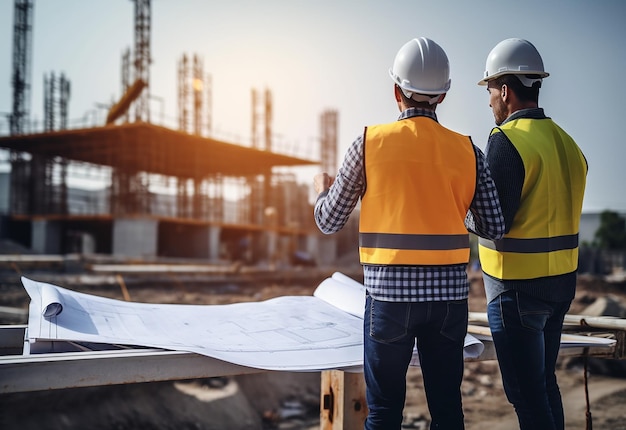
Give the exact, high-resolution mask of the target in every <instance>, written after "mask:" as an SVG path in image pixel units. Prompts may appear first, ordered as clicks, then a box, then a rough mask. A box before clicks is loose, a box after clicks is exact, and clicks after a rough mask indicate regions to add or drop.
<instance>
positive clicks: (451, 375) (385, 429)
mask: <svg viewBox="0 0 626 430" xmlns="http://www.w3.org/2000/svg"><path fill="white" fill-rule="evenodd" d="M389 73H390V75H391V78H392V80H393V94H394V97H395V100H396V102H397V105H398V108H399V110H400V112H401V113H400V117H399V118H398V120H397V121H394V122H391V123H388V124H381V125H375V126H369V127H366V128H365V130H364V132H363V134H362V135H360V136H358V137H357V138H356V140H355V141H354V142H353V143H352V145H351V146H350V147H349V149H348V152H347V154H346V155H345V158H344V160H343V163H342V165H341V167H340V169H339V171H338V173H337V176H336V177H335V178H331V177H330V176H328V174H326V173H320V174H318V175H316V176H315V178H314V187H315V190H316V191H317V193H318V194H319V195H318V198H317V202H316V204H315V213H314V216H315V221H316V223H317V226H318V227H319V229H320V230H321V231H322V232H323V233H325V234H331V233H335V232H337V231H339V230H341V229H342V228H343V226H344V225H345V224H346V222H347V220H348V217H349V216H350V214H351V213H352V211H353V210H354V208H355V207H356V205H357V203H358V201H359V199H360V200H361V211H360V227H359V254H360V259H361V264H362V265H363V274H364V281H365V282H364V283H365V287H366V290H367V296H366V309H365V318H364V333H363V339H364V355H365V357H364V372H365V382H366V387H367V405H368V416H367V419H366V422H365V428H366V429H367V430H374V429H380V430H394V429H400V428H401V424H402V418H403V416H402V413H403V408H404V401H405V397H406V372H407V370H408V366H409V363H410V361H411V357H412V354H413V348H414V347H415V346H417V351H418V354H419V360H420V365H421V367H422V374H423V377H424V388H425V392H426V398H427V401H428V408H429V411H430V415H431V428H442V429H448V430H455V429H463V428H464V423H463V408H462V401H461V390H460V386H461V381H462V378H463V367H464V366H463V364H464V363H463V343H464V339H465V335H466V333H467V317H468V305H467V297H468V291H469V283H468V279H467V272H466V269H467V264H468V261H469V254H470V246H469V234H468V228H469V229H472V231H476V232H477V233H479V234H481V235H482V236H485V237H489V238H491V239H498V238H500V237H501V236H502V234H503V233H504V220H503V217H502V213H501V210H500V206H499V203H498V196H497V192H496V189H495V185H494V183H493V181H492V179H491V175H490V172H489V169H488V167H487V165H486V163H485V158H484V155H483V153H482V152H481V151H480V149H479V148H477V147H476V146H475V145H473V144H472V141H471V139H470V138H469V137H468V136H463V135H461V134H458V133H456V132H454V131H451V130H449V129H447V128H445V127H443V126H442V125H440V124H439V122H438V119H437V115H436V114H435V109H436V107H437V105H438V104H439V103H441V102H442V101H443V100H444V98H445V96H446V93H447V92H448V90H449V88H450V69H449V63H448V57H447V56H446V53H445V52H444V50H443V49H442V48H441V47H440V46H439V45H438V44H437V43H435V42H434V41H432V40H430V39H427V38H425V37H420V38H417V39H413V40H410V41H409V42H407V43H406V44H405V45H403V46H402V47H401V48H400V50H399V51H398V53H397V55H396V57H395V60H394V63H393V67H392V68H391V70H390V71H389Z"/></svg>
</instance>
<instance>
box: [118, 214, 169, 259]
mask: <svg viewBox="0 0 626 430" xmlns="http://www.w3.org/2000/svg"><path fill="white" fill-rule="evenodd" d="M158 231H159V222H158V221H157V220H152V219H145V218H144V219H142V218H117V219H115V221H114V222H113V255H114V256H120V257H156V256H157V251H158V249H157V244H158V237H157V236H158Z"/></svg>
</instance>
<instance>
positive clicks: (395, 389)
mask: <svg viewBox="0 0 626 430" xmlns="http://www.w3.org/2000/svg"><path fill="white" fill-rule="evenodd" d="M467 312H468V309H467V300H460V301H451V302H425V303H400V302H383V301H379V300H374V299H372V298H371V297H370V296H369V295H368V296H367V300H366V307H365V318H364V333H363V335H364V351H365V360H364V362H365V365H364V371H365V383H366V387H367V405H368V408H369V414H368V416H367V420H366V421H365V429H366V430H396V429H400V428H401V425H402V411H403V409H404V401H405V398H406V372H407V370H408V367H409V363H410V361H411V357H412V354H413V347H414V345H415V344H416V342H417V350H418V354H419V359H420V366H421V368H422V376H423V378H424V391H425V392H426V400H427V402H428V409H429V411H430V415H431V426H430V428H431V429H446V430H456V429H463V428H464V424H463V407H462V402H461V382H462V380H463V364H464V363H463V343H464V339H465V334H466V333H467Z"/></svg>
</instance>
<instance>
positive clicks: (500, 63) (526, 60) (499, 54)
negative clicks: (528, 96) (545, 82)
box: [478, 38, 550, 87]
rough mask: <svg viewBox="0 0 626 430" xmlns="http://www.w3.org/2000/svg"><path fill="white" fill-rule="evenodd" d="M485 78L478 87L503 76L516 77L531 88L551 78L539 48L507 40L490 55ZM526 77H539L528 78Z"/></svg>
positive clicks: (525, 42) (522, 40)
mask: <svg viewBox="0 0 626 430" xmlns="http://www.w3.org/2000/svg"><path fill="white" fill-rule="evenodd" d="M485 69H486V70H485V76H484V77H483V79H482V80H481V81H479V82H478V85H487V81H490V80H492V79H495V78H497V77H499V76H502V75H516V76H517V77H518V78H519V79H520V81H522V84H524V85H525V86H527V87H531V86H532V85H533V84H534V83H535V82H541V80H542V79H543V78H546V77H548V76H550V74H549V73H546V71H545V70H544V69H543V60H542V59H541V55H539V51H537V48H535V46H534V45H533V44H532V43H530V42H529V41H528V40H524V39H515V38H513V39H505V40H503V41H502V42H500V43H498V44H497V45H496V46H495V47H494V48H493V49H492V50H491V52H490V53H489V56H488V57H487V64H486V66H485ZM524 75H538V76H539V77H538V78H527V77H526V76H524Z"/></svg>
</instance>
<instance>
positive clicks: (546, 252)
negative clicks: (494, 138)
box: [478, 118, 587, 279]
mask: <svg viewBox="0 0 626 430" xmlns="http://www.w3.org/2000/svg"><path fill="white" fill-rule="evenodd" d="M500 132H502V133H504V134H505V135H506V137H507V138H508V139H509V140H510V141H511V143H512V144H513V145H514V146H515V148H516V149H517V151H518V153H519V155H520V157H521V159H522V162H523V163H524V184H523V186H522V192H521V201H520V207H519V209H518V211H517V213H516V214H515V218H514V220H513V224H512V227H511V230H510V231H509V233H507V234H506V235H505V237H504V238H503V239H501V240H498V241H490V240H485V239H480V240H479V246H478V249H479V254H480V262H481V266H482V269H483V271H484V272H485V273H487V274H488V275H491V276H493V277H495V278H498V279H535V278H541V277H546V276H555V275H561V274H565V273H571V272H573V271H575V270H576V268H577V267H578V229H579V224H580V213H581V211H582V201H583V195H584V190H585V178H586V174H587V164H586V161H585V159H584V156H583V154H582V152H581V151H580V149H579V148H578V146H577V145H576V143H575V142H574V141H573V140H572V138H571V137H570V136H569V135H567V133H565V132H564V131H563V130H562V129H561V128H560V127H558V126H557V125H556V124H555V123H554V122H553V121H552V120H550V119H548V118H546V119H539V120H538V119H525V118H524V119H518V120H513V121H510V122H508V123H506V124H504V125H503V126H501V127H500V128H495V129H494V130H493V131H492V134H493V133H500Z"/></svg>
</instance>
